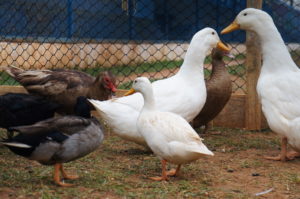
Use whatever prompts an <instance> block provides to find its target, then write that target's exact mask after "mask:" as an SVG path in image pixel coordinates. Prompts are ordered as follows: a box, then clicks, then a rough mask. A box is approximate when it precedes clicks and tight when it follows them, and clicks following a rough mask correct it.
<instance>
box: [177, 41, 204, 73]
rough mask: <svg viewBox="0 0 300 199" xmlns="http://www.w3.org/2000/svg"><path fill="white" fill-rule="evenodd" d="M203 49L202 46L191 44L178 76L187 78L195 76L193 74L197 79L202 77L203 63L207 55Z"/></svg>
mask: <svg viewBox="0 0 300 199" xmlns="http://www.w3.org/2000/svg"><path fill="white" fill-rule="evenodd" d="M204 48H205V46H204V44H200V45H199V46H196V44H193V43H191V44H190V46H189V47H188V50H187V52H186V54H185V57H184V61H183V64H182V66H181V67H180V70H179V72H178V74H180V75H182V76H185V77H187V78H191V77H193V76H195V73H196V76H197V78H199V76H203V62H204V60H205V57H206V53H207V52H206V50H205V49H204Z"/></svg>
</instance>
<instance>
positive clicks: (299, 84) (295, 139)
mask: <svg viewBox="0 0 300 199" xmlns="http://www.w3.org/2000/svg"><path fill="white" fill-rule="evenodd" d="M237 29H243V30H250V31H253V32H255V33H256V34H257V35H258V38H259V40H260V44H261V49H262V55H263V64H262V68H261V71H260V75H259V78H258V82H257V87H256V90H257V93H258V96H259V99H260V101H261V104H262V111H263V113H264V115H265V117H266V119H267V122H268V124H269V127H270V128H271V129H272V131H274V132H275V133H277V134H279V135H280V136H281V138H282V140H281V152H280V154H279V155H278V156H276V157H266V158H267V159H271V160H281V161H285V160H290V159H293V158H295V157H296V156H299V152H300V92H299V90H300V70H299V68H298V67H297V65H296V64H295V63H294V61H293V59H292V58H291V56H290V54H289V52H288V50H287V48H286V46H285V43H284V41H283V39H282V37H281V35H280V33H279V31H278V30H277V28H276V26H275V24H274V22H273V19H272V17H271V16H270V15H269V14H268V13H266V12H264V11H262V10H258V9H254V8H247V9H245V10H242V11H241V12H240V13H239V14H238V15H237V17H236V18H235V20H234V22H233V23H232V24H230V25H229V26H228V27H226V28H225V29H224V30H222V32H221V33H222V34H226V33H229V32H232V31H234V30H237ZM287 144H289V145H290V146H291V147H292V148H293V149H294V150H295V151H292V152H287Z"/></svg>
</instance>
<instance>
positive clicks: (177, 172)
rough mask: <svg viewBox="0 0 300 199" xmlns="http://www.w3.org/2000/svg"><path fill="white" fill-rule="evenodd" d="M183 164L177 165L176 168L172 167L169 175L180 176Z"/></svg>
mask: <svg viewBox="0 0 300 199" xmlns="http://www.w3.org/2000/svg"><path fill="white" fill-rule="evenodd" d="M180 167H181V164H179V165H178V166H177V168H176V169H171V170H170V171H168V172H167V176H179V170H180Z"/></svg>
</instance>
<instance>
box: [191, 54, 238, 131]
mask: <svg viewBox="0 0 300 199" xmlns="http://www.w3.org/2000/svg"><path fill="white" fill-rule="evenodd" d="M224 54H225V52H224V51H222V50H219V49H213V50H212V53H211V56H212V73H211V75H210V78H209V79H208V80H206V82H205V83H206V89H207V98H206V102H205V104H204V106H203V108H202V110H201V112H200V113H199V114H198V115H197V117H196V118H195V119H194V120H193V127H194V128H198V127H201V126H203V125H204V126H205V128H204V131H203V132H202V133H205V132H206V131H207V129H208V123H209V122H210V121H211V120H213V119H214V118H215V117H216V116H217V115H218V114H219V113H220V112H221V111H222V109H223V108H224V106H225V105H226V103H227V102H228V100H229V99H230V96H231V92H232V85H231V79H230V74H229V73H228V71H227V69H226V67H225V63H224V61H223V56H224Z"/></svg>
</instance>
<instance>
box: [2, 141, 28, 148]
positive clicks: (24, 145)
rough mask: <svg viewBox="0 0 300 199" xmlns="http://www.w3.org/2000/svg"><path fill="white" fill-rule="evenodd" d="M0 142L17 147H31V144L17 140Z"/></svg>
mask: <svg viewBox="0 0 300 199" xmlns="http://www.w3.org/2000/svg"><path fill="white" fill-rule="evenodd" d="M1 144H3V145H6V146H13V147H18V148H32V147H31V146H29V145H27V144H22V143H18V142H1Z"/></svg>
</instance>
